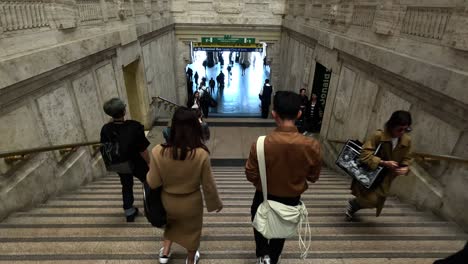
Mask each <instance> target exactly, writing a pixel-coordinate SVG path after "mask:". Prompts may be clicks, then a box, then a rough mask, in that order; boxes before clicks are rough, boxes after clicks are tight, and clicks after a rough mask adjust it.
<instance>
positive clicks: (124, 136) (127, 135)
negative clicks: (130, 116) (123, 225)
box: [101, 98, 150, 222]
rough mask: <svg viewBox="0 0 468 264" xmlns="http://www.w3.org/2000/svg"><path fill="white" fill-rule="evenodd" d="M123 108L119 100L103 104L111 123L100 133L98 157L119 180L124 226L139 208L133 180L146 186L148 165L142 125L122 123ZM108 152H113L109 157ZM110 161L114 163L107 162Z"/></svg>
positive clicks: (147, 143)
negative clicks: (101, 158) (134, 193)
mask: <svg viewBox="0 0 468 264" xmlns="http://www.w3.org/2000/svg"><path fill="white" fill-rule="evenodd" d="M125 108H126V105H125V103H124V102H123V101H122V100H121V99H119V98H112V99H110V100H109V101H107V102H105V103H104V106H103V109H104V112H105V113H106V114H107V115H109V116H111V117H112V121H111V122H109V123H107V124H105V125H104V126H103V127H102V129H101V143H102V144H103V147H101V153H102V155H103V159H104V161H105V163H106V166H107V168H108V170H111V171H114V172H117V174H118V175H119V177H120V183H121V184H122V200H123V209H124V211H125V216H126V218H127V222H133V221H135V217H136V216H137V215H138V208H136V207H134V206H133V201H134V198H133V176H135V177H136V178H137V179H139V180H140V181H141V182H143V183H144V182H146V173H147V172H148V169H149V168H148V164H149V161H150V158H149V153H148V150H147V148H148V146H149V145H150V142H149V141H148V139H146V136H145V131H144V127H143V125H142V124H141V123H139V122H137V121H134V120H125V113H126V110H125ZM114 146H117V147H116V148H115V147H114ZM112 148H113V149H114V150H115V149H117V151H113V150H112ZM109 150H112V155H111V154H109V152H110V151H109ZM109 157H112V158H113V160H109ZM113 165H114V166H113ZM115 165H118V166H115Z"/></svg>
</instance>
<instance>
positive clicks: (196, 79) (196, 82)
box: [193, 72, 198, 88]
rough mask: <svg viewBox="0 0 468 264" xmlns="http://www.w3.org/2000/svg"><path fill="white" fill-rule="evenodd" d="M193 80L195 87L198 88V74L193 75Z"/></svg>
mask: <svg viewBox="0 0 468 264" xmlns="http://www.w3.org/2000/svg"><path fill="white" fill-rule="evenodd" d="M193 79H194V80H195V85H196V86H195V87H197V88H198V72H195V75H194V76H193Z"/></svg>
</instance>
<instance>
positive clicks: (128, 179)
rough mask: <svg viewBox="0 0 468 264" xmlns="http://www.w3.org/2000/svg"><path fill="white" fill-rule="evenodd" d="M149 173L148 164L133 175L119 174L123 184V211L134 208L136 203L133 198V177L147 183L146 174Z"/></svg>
mask: <svg viewBox="0 0 468 264" xmlns="http://www.w3.org/2000/svg"><path fill="white" fill-rule="evenodd" d="M147 173H148V166H146V163H145V164H144V165H142V166H140V167H139V168H138V169H137V170H135V171H134V172H133V174H123V173H119V177H120V183H121V184H122V201H123V209H124V210H127V209H131V208H133V202H134V201H135V199H134V197H133V176H135V178H137V179H138V180H140V182H142V183H144V182H146V174H147Z"/></svg>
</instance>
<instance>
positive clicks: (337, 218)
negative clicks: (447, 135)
mask: <svg viewBox="0 0 468 264" xmlns="http://www.w3.org/2000/svg"><path fill="white" fill-rule="evenodd" d="M19 216H20V217H18V218H16V219H14V222H12V221H13V220H5V221H4V222H3V223H4V224H15V225H22V224H107V223H109V224H113V223H120V222H121V221H122V213H114V214H111V215H102V214H84V215H76V214H50V215H47V216H44V215H19ZM56 218H57V219H56ZM223 221H229V222H235V223H244V224H245V223H247V222H248V224H249V225H250V222H249V221H250V216H249V215H247V214H245V215H243V216H233V215H232V214H221V213H218V214H206V216H204V222H205V223H210V222H223ZM360 221H361V222H362V223H367V224H369V225H373V224H375V225H380V224H382V225H385V224H387V223H392V224H393V223H395V224H396V223H401V224H402V226H404V225H406V224H415V223H418V224H420V225H425V224H432V225H436V224H445V222H441V221H440V219H438V218H435V217H432V218H429V217H427V216H425V215H424V216H404V217H401V216H382V217H381V218H379V219H378V220H375V216H360ZM136 222H137V223H142V224H144V223H147V221H146V219H144V218H143V217H141V218H138V219H137V221H136ZM309 222H310V224H311V226H315V225H317V224H321V223H334V224H335V223H336V224H347V222H344V215H343V214H340V215H332V216H319V215H310V216H309ZM0 225H1V224H0Z"/></svg>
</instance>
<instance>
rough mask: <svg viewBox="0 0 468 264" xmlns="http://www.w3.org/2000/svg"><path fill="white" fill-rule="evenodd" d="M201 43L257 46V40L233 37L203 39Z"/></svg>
mask: <svg viewBox="0 0 468 264" xmlns="http://www.w3.org/2000/svg"><path fill="white" fill-rule="evenodd" d="M201 43H216V44H218V43H219V44H224V43H231V44H255V38H235V37H232V35H224V37H202V38H201Z"/></svg>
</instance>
